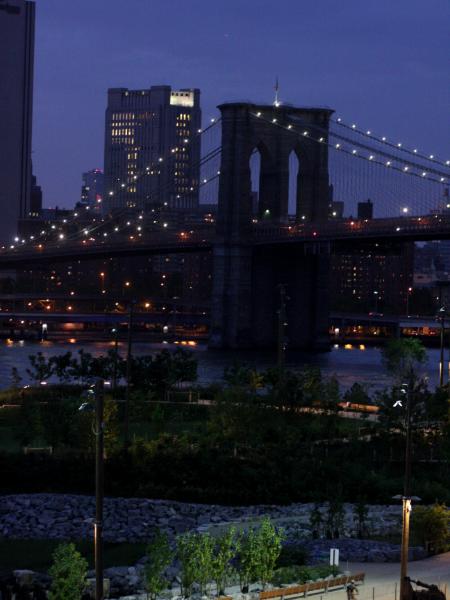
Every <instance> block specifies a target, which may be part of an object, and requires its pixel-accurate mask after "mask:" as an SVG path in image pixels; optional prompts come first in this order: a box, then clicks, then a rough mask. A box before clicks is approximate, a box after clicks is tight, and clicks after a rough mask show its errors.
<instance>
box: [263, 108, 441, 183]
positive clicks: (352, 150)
mask: <svg viewBox="0 0 450 600" xmlns="http://www.w3.org/2000/svg"><path fill="white" fill-rule="evenodd" d="M252 116H253V117H254V118H257V119H263V120H265V121H266V122H267V123H271V124H273V125H275V126H277V127H281V128H283V129H287V130H289V131H291V132H292V133H294V134H297V135H298V136H299V137H307V138H308V139H310V140H312V141H314V142H317V143H319V144H325V145H326V146H328V147H329V148H333V149H335V150H339V151H341V152H344V153H346V154H348V155H349V156H353V157H354V158H359V159H361V160H366V161H368V162H371V163H372V164H377V165H381V166H384V167H386V168H389V169H392V170H394V171H398V172H402V173H404V174H407V175H410V176H413V177H422V178H424V177H426V178H427V181H431V182H434V183H437V184H441V185H442V183H446V182H448V173H444V172H442V171H437V170H436V169H429V170H426V171H425V170H423V166H422V165H419V164H417V163H414V162H412V161H401V160H400V159H398V157H396V156H395V155H392V154H390V153H386V152H378V154H379V155H380V156H383V158H387V159H388V160H380V158H379V157H378V156H377V155H376V154H374V153H372V152H375V151H374V150H373V149H372V148H370V146H366V145H359V146H358V145H357V144H355V143H353V144H352V140H350V139H348V138H345V137H344V136H338V135H336V134H331V133H330V135H332V137H335V138H337V139H340V140H341V141H340V142H337V143H334V144H333V143H331V142H330V140H329V138H328V139H327V138H326V136H325V132H324V130H322V131H323V132H324V135H323V136H320V137H316V136H315V135H313V134H311V131H310V129H318V128H317V127H313V126H311V125H309V126H308V127H309V128H308V129H303V127H302V129H301V130H298V129H297V127H298V124H297V123H295V122H293V121H292V120H289V121H288V120H286V121H280V120H278V119H276V118H272V119H268V118H267V117H264V116H263V114H262V113H261V112H257V113H252ZM342 142H347V143H348V144H349V146H346V145H345V144H344V143H342ZM350 144H351V145H350ZM355 146H358V147H362V148H363V149H364V150H366V151H367V154H366V155H365V154H362V153H361V152H360V151H359V150H358V147H355ZM400 162H402V163H403V164H402V166H398V165H397V164H396V163H400ZM430 174H437V175H439V177H438V178H434V177H430V176H429V175H430Z"/></svg>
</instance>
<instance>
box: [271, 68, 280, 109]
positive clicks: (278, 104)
mask: <svg viewBox="0 0 450 600" xmlns="http://www.w3.org/2000/svg"><path fill="white" fill-rule="evenodd" d="M278 88H279V85H278V75H277V78H276V79H275V87H274V89H275V100H274V102H273V105H274V106H280V104H281V102H280V100H279V97H278Z"/></svg>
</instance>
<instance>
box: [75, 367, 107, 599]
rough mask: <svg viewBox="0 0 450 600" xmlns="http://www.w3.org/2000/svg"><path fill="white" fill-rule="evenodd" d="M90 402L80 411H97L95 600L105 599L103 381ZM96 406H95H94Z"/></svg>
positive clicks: (92, 392)
mask: <svg viewBox="0 0 450 600" xmlns="http://www.w3.org/2000/svg"><path fill="white" fill-rule="evenodd" d="M85 397H87V399H88V400H90V402H84V403H83V404H82V405H81V406H80V409H79V410H80V411H82V412H87V411H92V410H95V425H94V428H93V430H94V435H95V521H94V560H95V600H103V599H104V591H103V498H104V429H105V423H104V401H103V380H102V379H98V380H97V381H96V382H95V384H94V385H93V386H92V387H91V388H89V390H87V393H86V395H85ZM92 403H93V404H94V405H93V404H92Z"/></svg>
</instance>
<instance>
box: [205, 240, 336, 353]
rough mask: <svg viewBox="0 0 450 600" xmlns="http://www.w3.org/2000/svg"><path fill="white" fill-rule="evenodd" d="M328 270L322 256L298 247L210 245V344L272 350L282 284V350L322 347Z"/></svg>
mask: <svg viewBox="0 0 450 600" xmlns="http://www.w3.org/2000/svg"><path fill="white" fill-rule="evenodd" d="M328 273H329V258H328V256H327V255H322V254H318V253H317V254H316V253H310V254H309V253H308V254H306V253H305V250H304V248H303V247H298V248H295V247H291V246H290V247H279V248H277V247H264V248H262V247H261V248H258V247H254V248H251V247H249V246H244V245H220V246H216V248H215V251H214V283H213V298H212V315H211V332H210V347H212V348H224V349H246V348H255V349H271V348H275V347H276V343H277V322H278V316H277V312H278V310H279V296H280V294H279V286H280V284H282V285H284V286H285V288H286V294H287V296H288V301H287V303H286V313H287V327H286V334H287V337H288V348H291V349H300V350H306V349H309V350H311V349H313V350H328V349H329V344H330V342H329V335H328Z"/></svg>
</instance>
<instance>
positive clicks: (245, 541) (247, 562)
mask: <svg viewBox="0 0 450 600" xmlns="http://www.w3.org/2000/svg"><path fill="white" fill-rule="evenodd" d="M237 550H238V555H237V563H238V574H239V583H240V587H241V592H242V593H247V592H248V587H249V585H250V584H251V583H253V582H254V581H256V578H257V568H258V560H259V547H258V536H257V534H256V532H255V530H254V529H253V528H250V529H249V530H248V531H247V532H246V533H241V535H240V537H239V542H238V544H237Z"/></svg>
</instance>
